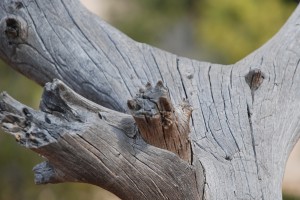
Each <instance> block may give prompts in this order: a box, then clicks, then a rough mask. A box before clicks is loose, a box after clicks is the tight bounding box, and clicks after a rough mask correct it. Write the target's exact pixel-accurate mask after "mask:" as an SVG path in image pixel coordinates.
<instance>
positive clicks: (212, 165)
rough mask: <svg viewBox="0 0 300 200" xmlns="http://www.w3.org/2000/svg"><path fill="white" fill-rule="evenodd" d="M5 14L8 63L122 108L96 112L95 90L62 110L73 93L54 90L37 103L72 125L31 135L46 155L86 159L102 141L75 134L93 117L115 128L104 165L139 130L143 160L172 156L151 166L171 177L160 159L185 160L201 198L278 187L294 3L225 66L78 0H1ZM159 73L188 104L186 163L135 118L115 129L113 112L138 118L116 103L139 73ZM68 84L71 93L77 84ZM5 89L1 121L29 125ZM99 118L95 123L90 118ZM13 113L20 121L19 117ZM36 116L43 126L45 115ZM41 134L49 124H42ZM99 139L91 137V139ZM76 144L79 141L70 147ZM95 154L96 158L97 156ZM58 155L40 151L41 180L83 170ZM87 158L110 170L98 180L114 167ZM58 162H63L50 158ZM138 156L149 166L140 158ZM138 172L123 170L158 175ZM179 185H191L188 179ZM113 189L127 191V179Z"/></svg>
mask: <svg viewBox="0 0 300 200" xmlns="http://www.w3.org/2000/svg"><path fill="white" fill-rule="evenodd" d="M0 18H1V22H0V30H1V32H0V56H1V58H2V59H4V60H5V61H6V62H7V63H9V64H10V65H11V66H12V67H14V68H15V69H16V70H18V71H20V72H21V73H23V74H25V75H26V76H28V77H29V78H31V79H33V80H35V81H37V82H38V83H40V84H41V85H44V84H45V83H46V82H48V81H51V80H52V79H53V78H60V79H61V80H63V81H64V82H65V83H66V84H67V85H68V86H70V87H71V88H72V89H74V90H75V91H76V92H77V93H79V94H81V95H83V96H85V97H86V98H88V99H90V100H92V101H94V102H96V103H98V104H100V105H102V106H104V107H107V108H111V109H113V110H116V111H120V112H113V111H112V110H110V111H109V112H108V113H111V115H110V116H111V118H110V119H111V121H110V123H113V124H114V123H117V125H115V126H114V128H112V126H111V124H109V123H106V122H103V120H101V119H100V118H99V116H98V115H97V113H96V112H93V110H97V109H99V106H97V105H96V104H92V103H91V102H89V103H84V105H85V106H83V108H81V106H79V107H80V109H81V110H80V112H74V110H72V109H71V110H70V109H69V108H66V110H63V111H64V115H62V114H60V113H61V110H60V108H61V107H64V106H65V104H66V105H69V104H68V103H66V102H69V101H70V102H72V101H73V100H72V99H73V97H72V98H70V99H67V100H66V101H65V104H64V103H62V102H61V101H60V100H59V99H56V100H55V101H54V103H51V102H50V105H51V106H50V107H49V108H48V107H43V104H42V110H44V112H47V109H50V110H55V113H56V114H55V115H53V114H52V115H51V116H52V117H53V120H54V121H55V122H56V123H55V124H57V125H56V128H55V129H60V130H62V132H63V130H65V129H71V131H70V133H69V134H62V135H57V137H58V138H64V139H62V140H60V141H62V142H65V143H64V144H61V143H57V142H54V143H52V140H50V139H51V137H50V139H49V138H48V140H49V141H48V143H49V145H46V146H45V147H43V146H42V147H40V146H36V148H34V149H33V150H36V151H40V149H44V151H43V153H42V154H45V155H47V156H48V157H49V158H48V157H47V156H46V157H47V158H48V159H49V161H51V159H53V160H55V159H54V158H52V157H56V156H54V155H52V153H53V152H52V151H54V150H53V149H58V148H61V147H62V146H67V147H68V148H69V149H68V148H67V149H62V151H56V152H57V154H58V155H60V156H58V158H61V160H60V162H63V161H66V158H68V157H69V158H71V161H73V162H76V161H79V160H82V159H83V161H84V162H85V165H88V163H89V162H91V160H85V159H87V158H85V157H80V155H81V154H80V152H87V153H88V152H90V151H98V150H97V148H98V146H96V147H97V148H96V147H95V145H90V144H89V143H88V142H87V143H85V146H84V145H81V146H80V145H79V144H78V140H80V141H81V140H82V138H80V137H79V136H81V135H87V132H88V130H93V129H92V128H91V127H97V130H99V132H101V133H102V132H103V130H104V132H106V131H108V132H109V133H111V135H112V136H111V137H113V140H112V141H113V145H111V147H109V145H107V144H106V143H105V141H106V140H107V139H106V138H105V137H104V136H102V134H100V135H101V137H104V138H101V139H99V142H102V143H104V144H103V145H104V146H105V147H107V148H108V151H105V152H103V155H102V156H104V157H105V159H107V160H105V161H107V165H108V164H110V167H113V165H112V164H113V163H114V162H123V160H122V158H118V159H116V158H115V157H116V156H115V154H114V153H111V152H115V150H114V148H120V146H118V144H119V143H122V144H124V145H125V144H126V145H125V147H124V148H125V149H122V151H121V150H119V149H117V152H123V151H124V152H126V153H128V156H129V157H130V158H131V156H132V154H131V153H130V152H131V151H130V150H129V149H131V148H133V147H132V143H133V142H132V141H135V140H137V141H138V142H140V143H137V144H140V145H141V144H143V145H142V146H143V147H144V149H143V150H145V151H146V150H147V151H148V150H149V151H150V152H151V153H149V154H150V155H149V156H150V157H151V159H150V160H149V159H148V160H147V162H146V161H145V163H147V164H148V165H149V163H152V162H154V160H152V159H154V158H155V159H158V158H160V156H161V154H162V155H164V156H167V158H168V159H162V160H160V162H157V165H155V167H156V168H155V170H153V172H152V173H154V172H157V171H159V169H161V170H162V171H163V174H164V175H165V176H162V175H160V174H159V175H158V176H159V177H164V178H169V179H167V180H170V179H171V180H172V181H174V182H176V181H177V179H176V180H173V179H172V178H174V177H173V176H175V174H176V173H179V174H180V172H178V171H176V173H175V172H174V173H172V174H169V173H170V172H169V171H165V168H164V169H162V168H160V167H161V165H162V166H164V165H165V164H166V165H168V166H172V168H174V170H176V169H180V171H181V170H182V169H185V170H188V172H187V171H185V170H183V171H181V172H183V174H182V173H181V175H182V176H180V177H179V178H178V179H182V178H183V179H185V180H186V178H187V179H189V178H191V175H190V174H193V173H194V175H195V176H196V177H197V178H196V179H195V178H194V179H191V180H195V181H192V183H191V186H195V185H197V186H196V188H197V190H198V191H201V192H194V191H196V189H195V190H194V189H192V191H193V192H192V194H193V195H192V196H186V198H187V199H193V198H194V199H197V198H199V197H200V196H203V198H204V199H225V198H227V199H281V182H282V177H283V173H284V167H285V163H286V160H287V158H288V155H289V153H290V151H291V149H292V148H293V146H294V144H295V143H296V141H297V140H298V139H299V134H300V131H299V115H300V112H299V109H300V105H299V104H300V103H299V102H300V101H299V98H300V94H299V91H300V89H299V87H300V84H299V82H300V74H299V70H298V67H299V63H300V62H299V60H300V56H299V55H300V52H299V51H300V48H299V42H298V41H299V38H300V35H299V20H300V7H298V8H297V9H296V10H295V12H294V14H293V15H292V16H291V18H290V19H289V20H288V22H287V23H286V24H285V26H284V27H283V28H282V29H281V30H280V31H279V32H278V34H277V35H275V36H274V37H273V38H272V39H271V40H270V41H269V42H268V43H266V44H265V45H264V46H263V47H261V48H260V49H258V50H257V51H255V52H253V53H252V54H251V55H249V56H248V57H246V58H244V59H243V60H241V61H240V62H238V63H236V64H233V65H229V66H223V65H217V64H211V63H205V62H198V61H195V60H190V59H187V58H182V57H178V56H176V55H173V54H170V53H167V52H164V51H161V50H159V49H155V48H153V47H150V46H147V45H145V44H140V43H137V42H135V41H133V40H131V39H129V38H128V37H126V36H125V35H123V34H122V33H120V32H119V31H117V30H115V29H114V28H112V27H110V26H109V25H108V24H106V23H105V22H103V21H101V20H100V19H98V18H97V17H95V16H93V15H92V14H90V13H89V12H88V11H87V10H86V9H85V8H83V7H82V6H81V5H80V4H79V2H78V1H76V0H69V1H66V0H53V1H43V0H36V1H29V0H23V1H7V0H4V1H2V2H0ZM159 80H163V82H164V84H166V86H167V87H168V89H169V92H170V99H171V101H172V104H173V105H179V104H180V103H181V102H182V100H183V98H185V99H188V100H189V103H190V104H191V106H192V107H193V113H192V118H191V127H190V130H191V136H190V137H191V146H192V153H191V155H192V158H191V160H192V162H191V165H188V164H187V163H186V162H184V161H182V160H181V159H179V158H178V157H177V156H175V154H172V153H170V152H168V151H165V150H162V149H159V148H155V147H153V146H152V145H149V144H146V143H144V142H143V140H142V139H141V138H139V139H134V136H135V131H134V130H135V128H133V127H134V125H129V127H127V128H126V129H125V130H126V131H125V130H124V129H123V128H121V130H120V127H122V126H123V124H124V123H122V122H121V121H120V119H123V117H125V116H127V117H126V119H131V123H129V124H132V123H133V118H132V117H130V116H129V115H126V114H122V113H126V112H128V109H127V107H126V106H127V105H126V102H127V100H129V99H132V98H133V97H134V95H135V94H136V91H138V89H139V88H140V87H142V85H144V84H146V83H147V82H150V83H156V82H157V81H159ZM46 88H47V87H46ZM73 96H74V98H75V99H78V98H76V95H75V94H74V93H73ZM2 101H4V102H6V103H4V104H3V103H2V108H1V111H0V113H1V115H2V116H7V113H6V112H9V113H10V114H9V113H8V115H9V116H10V117H8V118H7V117H4V118H3V119H4V122H5V123H6V125H5V126H4V127H5V128H6V129H7V131H8V132H14V131H16V130H17V131H21V132H22V131H24V130H23V129H24V128H25V130H26V126H25V125H26V123H25V122H26V119H27V118H26V115H27V114H26V111H24V110H22V109H23V107H24V106H23V105H21V104H18V103H16V102H15V101H13V100H12V99H10V98H8V97H7V96H5V95H4V97H2ZM76 102H77V103H74V104H75V105H81V103H78V102H86V100H83V99H82V98H80V100H77V101H76ZM71 104H72V105H73V103H71ZM90 104H91V105H93V106H92V108H90V106H88V105H90ZM3 105H5V106H4V107H5V109H4V108H3ZM12 105H13V106H12ZM47 105H48V104H47ZM69 107H72V106H69ZM75 107H76V106H75ZM45 108H46V109H45ZM76 109H77V107H76ZM76 109H75V110H76ZM101 109H104V108H103V107H101ZM27 110H28V111H29V114H31V115H34V116H39V117H37V118H39V119H40V118H42V116H44V114H41V113H40V112H36V111H33V110H31V109H29V108H27ZM105 112H106V111H105ZM112 112H113V113H112ZM39 113H40V114H39ZM82 113H84V114H82ZM82 116H89V117H88V119H89V120H91V121H88V122H89V123H88V122H86V121H84V120H86V118H84V117H83V118H82ZM100 116H101V115H100ZM115 116H120V117H118V119H119V120H115V119H114V117H115ZM3 119H2V124H3V125H4V123H3ZM33 119H35V118H33ZM99 119H100V120H99ZM68 120H69V121H70V122H71V123H72V124H75V125H78V124H81V125H82V127H81V129H79V130H72V128H73V127H76V126H75V125H74V126H70V127H68V123H63V122H66V121H68ZM50 121H51V120H50ZM69 121H68V122H69ZM98 121H99V124H98V125H97V126H95V124H97V123H98ZM83 122H84V123H83ZM96 122H97V123H96ZM16 124H18V126H15V125H16ZM37 124H38V125H39V126H41V123H37ZM42 124H43V126H46V125H45V124H44V123H42ZM39 126H38V128H40V129H41V127H39ZM20 127H21V128H20ZM128 128H129V130H128ZM44 129H45V130H48V127H44V128H42V130H44ZM101 130H102V131H101ZM140 131H141V130H140ZM74 133H76V134H75V136H76V137H75V136H74ZM43 134H47V131H46V132H43ZM94 135H96V136H98V134H97V132H94ZM104 135H105V134H104ZM21 136H22V137H21ZM21 136H20V138H19V137H17V139H18V138H19V141H20V142H21V143H22V142H25V141H27V142H28V140H24V141H23V140H22V138H23V137H25V138H26V134H25V136H24V135H21ZM99 137H100V136H99ZM33 139H35V140H36V142H34V143H33V144H35V145H39V144H40V143H41V142H42V141H43V140H41V139H40V138H39V139H36V138H33ZM54 139H57V138H54ZM83 139H86V138H83ZM86 140H87V139H86ZM66 141H68V142H66ZM27 142H25V143H24V144H27ZM94 142H96V141H94V140H92V141H91V144H94ZM30 144H31V143H30ZM52 145H54V146H52ZM76 145H78V148H80V152H76V151H75V149H76V148H77V147H76V148H75V146H76ZM91 146H93V147H91ZM137 146H139V145H137ZM137 146H134V147H135V148H134V149H135V150H136V149H138V148H137ZM30 147H31V146H30ZM46 147H47V148H46ZM129 147H130V148H129ZM112 148H113V149H112ZM104 149H105V148H104ZM140 151H141V152H142V150H140ZM116 155H117V154H116ZM126 155H127V154H126ZM147 155H148V154H147ZM51 156H52V157H51ZM91 156H92V155H91ZM169 156H171V157H172V159H170V158H171V157H169ZM96 157H97V156H96ZM96 157H94V158H95V159H94V160H96V161H97V158H96ZM173 158H174V159H173ZM170 160H172V161H170ZM174 160H175V161H174ZM67 161H69V160H67ZM71 161H70V162H71ZM130 161H131V160H129V162H130ZM60 162H53V161H52V162H50V165H48V164H47V163H45V164H44V165H42V166H44V167H41V168H42V170H40V169H39V167H38V168H37V170H36V171H37V172H38V173H37V174H38V175H37V177H43V176H45V177H48V178H45V180H48V181H53V182H61V178H59V177H61V176H64V177H66V179H65V180H66V181H74V180H79V181H82V179H80V178H79V177H78V176H76V174H77V173H78V174H80V173H82V174H80V175H81V177H84V176H85V173H84V171H82V172H79V171H76V170H79V169H77V168H76V169H74V170H75V171H71V172H70V173H66V171H67V169H64V167H65V165H63V163H60ZM99 162H100V161H99ZM124 162H125V161H124ZM173 162H174V163H173ZM155 163H156V162H155ZM73 164H74V163H73ZM57 166H59V167H57ZM75 166H76V165H75ZM100 166H101V167H100ZM138 166H139V165H138V163H134V164H133V165H132V166H131V167H128V166H127V165H125V166H124V165H122V169H127V167H128V169H132V168H135V167H138ZM180 166H181V167H180ZM202 166H203V168H202ZM93 167H96V169H97V170H100V171H99V173H103V174H105V175H106V176H104V175H103V176H104V178H99V179H97V181H103V180H108V177H107V176H108V175H107V173H106V172H108V171H105V170H108V169H110V168H108V169H107V168H105V164H103V163H101V162H100V163H99V166H98V165H96V166H93ZM43 168H45V169H43ZM56 168H58V169H59V170H54V169H56ZM140 168H141V170H142V169H143V168H146V169H148V168H147V167H146V166H144V167H140ZM140 168H139V169H140ZM83 169H84V168H82V170H83ZM122 169H115V170H117V171H118V170H120V171H122ZM167 169H170V168H167ZM68 170H70V169H68ZM143 170H144V169H143ZM193 170H194V171H193ZM146 171H147V170H146ZM171 171H172V170H171ZM143 172H144V171H143ZM148 172H149V171H147V173H148ZM72 173H73V174H72ZM120 173H121V172H120ZM134 173H135V171H134V172H130V173H129V174H126V175H127V176H129V175H132V176H135V178H136V179H137V180H139V181H142V182H143V181H144V183H146V182H147V183H151V184H153V182H152V181H153V180H154V179H151V178H150V179H147V178H146V176H147V173H145V176H140V175H137V174H134ZM185 173H186V175H184V174H185ZM150 174H151V173H150ZM143 175H144V174H143ZM49 176H50V178H49ZM51 177H52V178H51ZM141 177H142V178H141ZM118 178H120V177H118ZM118 178H115V179H113V180H114V181H117V182H118V181H119V182H118V183H119V184H122V187H123V186H124V184H125V183H130V181H132V180H130V178H131V177H130V176H129V177H127V179H126V177H125V178H124V179H118ZM144 178H145V179H144ZM42 179H43V178H42ZM141 179H142V180H141ZM39 180H40V181H37V182H41V183H42V182H43V181H41V178H40V179H39ZM203 180H205V183H204V182H203ZM91 181H93V180H92V177H91ZM46 182H47V181H46ZM196 182H197V183H196ZM111 184H115V183H111ZM155 184H159V183H155ZM155 184H153V185H152V186H153V187H152V186H151V187H150V188H159V189H158V190H155V191H156V192H157V191H162V190H161V188H160V187H159V186H157V187H155ZM175 185H177V186H178V184H175ZM183 185H184V184H183ZM101 186H102V187H104V188H108V189H109V188H114V187H109V186H107V185H105V184H104V181H103V184H101ZM128 187H129V188H130V189H132V187H134V186H132V187H130V186H127V187H125V186H124V188H128ZM181 187H185V189H187V187H190V185H189V186H180V188H181ZM143 188H144V190H141V191H139V192H137V193H138V194H141V193H144V192H145V191H148V190H147V189H149V187H147V186H145V187H143ZM192 188H193V187H192ZM139 189H140V188H139ZM169 189H171V190H172V192H174V191H176V190H175V188H174V187H173V188H172V187H171V188H169ZM181 189H182V188H181ZM110 190H111V191H112V189H110ZM149 190H150V189H149ZM134 191H136V190H134ZM113 192H114V193H116V194H117V195H119V196H122V195H123V196H122V197H125V195H124V194H125V193H124V191H123V188H120V189H119V190H117V191H114V190H113ZM165 192H166V193H165ZM150 193H151V192H149V193H147V194H149V195H150V196H151V194H153V193H151V194H150ZM167 194H168V192H167V191H163V192H161V193H159V192H158V193H155V194H153V196H152V197H153V198H154V199H155V197H156V196H155V195H158V196H157V197H162V196H164V197H165V198H167V197H168V196H165V195H167ZM159 195H161V196H159ZM178 195H179V196H178V197H183V196H182V195H186V191H181V190H180V191H179V193H178ZM144 197H145V198H146V197H148V196H144ZM188 197H190V198H188ZM153 198H152V199H153ZM158 199H161V198H158ZM179 199H180V198H179Z"/></svg>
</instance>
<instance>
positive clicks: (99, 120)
mask: <svg viewBox="0 0 300 200" xmlns="http://www.w3.org/2000/svg"><path fill="white" fill-rule="evenodd" d="M40 109H41V111H35V110H32V109H31V108H28V107H26V106H24V105H22V104H21V103H19V102H17V101H15V100H14V99H12V98H11V97H10V96H8V95H7V94H5V93H3V94H2V95H1V97H0V113H1V114H0V123H1V124H2V128H3V129H4V130H5V131H6V132H8V133H10V134H12V135H13V136H14V137H15V138H16V140H17V142H18V143H19V144H21V145H22V146H25V147H26V148H30V149H31V150H33V151H35V152H36V153H38V154H40V155H42V156H44V157H45V159H46V160H47V161H45V162H43V163H41V164H39V165H37V166H36V167H35V168H34V172H35V182H36V183H37V184H46V183H61V182H83V183H90V184H94V185H98V186H100V187H103V188H105V189H107V190H109V191H111V192H113V193H115V194H116V195H118V196H119V197H120V198H122V199H151V198H152V197H157V198H158V199H199V198H200V197H201V193H199V191H198V190H197V182H196V181H197V179H198V178H197V177H196V172H195V168H194V167H193V166H191V165H189V164H188V163H186V162H185V161H183V160H181V159H180V158H179V157H178V156H176V155H175V154H173V153H170V152H168V151H165V150H162V149H158V148H155V147H152V146H149V145H147V144H146V143H145V142H144V141H143V140H142V139H141V138H140V136H139V135H138V132H137V130H136V126H135V122H134V120H133V118H132V117H131V116H130V115H127V114H122V113H118V112H115V111H112V110H109V109H107V108H104V107H102V106H99V105H97V104H95V103H93V102H91V101H89V100H87V99H85V98H83V97H81V96H79V95H77V94H76V93H74V92H73V91H72V90H71V89H70V88H68V87H67V86H66V85H64V84H63V83H62V82H60V81H58V80H55V81H54V82H53V83H49V84H47V85H46V86H45V90H44V94H43V97H42V101H41V106H40Z"/></svg>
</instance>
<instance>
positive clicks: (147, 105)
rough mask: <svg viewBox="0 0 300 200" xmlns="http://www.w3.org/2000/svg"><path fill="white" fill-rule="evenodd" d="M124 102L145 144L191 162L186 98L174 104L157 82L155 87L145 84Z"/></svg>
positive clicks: (189, 112)
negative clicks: (178, 103) (130, 98)
mask: <svg viewBox="0 0 300 200" xmlns="http://www.w3.org/2000/svg"><path fill="white" fill-rule="evenodd" d="M127 104H128V108H129V109H130V110H131V113H132V115H133V117H134V119H135V121H136V123H137V126H138V128H139V131H140V134H141V136H142V138H143V139H144V140H145V141H146V142H147V143H148V144H151V145H153V146H156V147H159V148H162V149H166V150H169V151H171V152H173V153H175V154H177V155H178V156H179V157H180V158H181V159H183V160H185V161H187V162H188V163H191V160H192V158H191V156H192V152H191V151H192V149H191V142H190V138H189V134H190V128H189V122H190V117H191V113H192V107H191V106H190V105H189V104H188V103H187V102H186V101H183V102H182V104H181V105H179V106H177V107H174V106H173V105H172V102H171V99H170V96H169V92H168V89H167V88H166V87H164V85H163V82H162V81H158V82H157V84H156V86H155V87H152V85H151V84H150V83H148V84H147V85H146V88H145V89H140V91H139V93H138V94H137V95H136V97H135V99H133V100H129V101H128V103H127Z"/></svg>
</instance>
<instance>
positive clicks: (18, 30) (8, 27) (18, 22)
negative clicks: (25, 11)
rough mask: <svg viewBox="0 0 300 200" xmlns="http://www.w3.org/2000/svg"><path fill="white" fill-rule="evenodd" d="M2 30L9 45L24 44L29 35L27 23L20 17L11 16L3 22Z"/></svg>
mask: <svg viewBox="0 0 300 200" xmlns="http://www.w3.org/2000/svg"><path fill="white" fill-rule="evenodd" d="M0 24H1V29H2V30H4V38H5V39H6V40H7V41H8V44H9V45H11V44H18V43H24V41H25V40H26V39H27V35H28V31H27V29H28V27H27V23H26V21H25V20H24V19H22V18H21V17H19V16H14V15H10V16H8V17H5V18H3V19H2V20H1V23H0Z"/></svg>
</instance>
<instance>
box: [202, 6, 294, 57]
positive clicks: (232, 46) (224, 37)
mask: <svg viewBox="0 0 300 200" xmlns="http://www.w3.org/2000/svg"><path fill="white" fill-rule="evenodd" d="M295 5H296V4H295V2H292V1H283V0H243V1H240V0H223V1H219V0H205V1H203V3H202V4H201V8H200V9H199V10H200V16H201V18H200V19H201V20H199V21H198V22H197V24H196V26H197V32H199V35H201V36H202V38H200V40H199V41H205V43H206V44H207V45H209V46H210V47H211V48H213V49H214V51H215V52H217V53H218V55H220V59H222V60H224V61H225V62H234V61H237V60H238V59H241V58H242V57H244V56H246V55H247V54H249V52H251V51H253V50H254V49H256V48H258V47H259V46H261V45H262V44H263V43H265V42H266V41H267V40H268V39H269V38H270V37H271V36H272V35H273V34H275V33H276V32H277V31H278V29H279V28H280V27H281V25H282V24H283V23H284V22H285V21H286V19H287V18H288V17H289V15H290V14H291V13H292V10H293V9H295Z"/></svg>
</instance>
